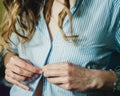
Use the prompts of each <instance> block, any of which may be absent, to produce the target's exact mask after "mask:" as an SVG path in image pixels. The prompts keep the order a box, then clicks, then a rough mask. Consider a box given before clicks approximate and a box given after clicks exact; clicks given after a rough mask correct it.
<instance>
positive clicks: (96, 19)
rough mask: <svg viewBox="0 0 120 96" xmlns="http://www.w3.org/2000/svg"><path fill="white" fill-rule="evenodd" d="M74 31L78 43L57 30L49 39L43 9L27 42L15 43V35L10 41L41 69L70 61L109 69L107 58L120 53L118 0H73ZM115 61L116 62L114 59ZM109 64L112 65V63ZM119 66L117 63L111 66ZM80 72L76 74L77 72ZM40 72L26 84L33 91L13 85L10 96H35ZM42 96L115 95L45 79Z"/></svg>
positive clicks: (23, 56)
mask: <svg viewBox="0 0 120 96" xmlns="http://www.w3.org/2000/svg"><path fill="white" fill-rule="evenodd" d="M71 13H72V15H73V20H72V25H73V32H74V34H76V35H78V36H79V37H78V38H77V42H78V43H77V44H73V43H69V42H66V41H65V40H64V39H63V37H62V34H61V32H60V30H59V29H58V30H57V32H56V35H55V36H54V38H53V41H52V42H51V40H50V36H49V31H48V27H47V24H46V22H45V19H44V16H43V11H41V18H40V19H39V22H38V24H37V25H36V31H35V34H34V36H33V37H32V39H31V40H30V42H29V43H25V44H24V45H23V44H21V43H18V42H17V38H16V36H15V35H12V36H11V40H12V41H13V42H14V43H16V45H17V46H13V49H14V50H17V52H18V54H19V56H20V57H21V58H24V59H26V60H29V61H30V62H32V64H33V65H34V66H37V67H40V68H43V67H44V66H45V65H46V64H53V63H57V62H71V63H73V64H75V65H77V66H80V67H85V68H90V69H101V70H108V69H110V68H111V67H110V60H111V59H110V58H111V56H112V54H113V53H114V52H115V51H118V52H120V0H76V3H75V5H74V7H72V8H71ZM69 24H70V22H69V17H68V16H66V18H65V20H64V23H63V29H64V32H65V34H66V35H70V28H69ZM113 63H114V64H116V62H115V61H113ZM113 63H112V64H113ZM118 67H120V65H119V64H118V65H117V67H116V66H115V67H114V68H113V69H115V68H118ZM78 74H79V73H78ZM41 76H42V75H40V76H39V77H37V78H33V79H32V80H31V81H32V82H31V81H27V82H23V83H26V84H29V86H30V87H31V89H32V90H30V91H27V90H24V89H22V88H19V87H17V86H15V85H14V86H13V87H12V89H11V92H10V96H34V92H35V89H36V87H37V85H38V82H39V80H40V78H41ZM43 96H114V95H112V92H106V91H102V90H99V91H92V92H85V93H81V92H74V91H68V90H65V89H62V88H60V87H58V86H56V85H54V84H51V83H49V82H48V81H47V80H46V78H44V83H43Z"/></svg>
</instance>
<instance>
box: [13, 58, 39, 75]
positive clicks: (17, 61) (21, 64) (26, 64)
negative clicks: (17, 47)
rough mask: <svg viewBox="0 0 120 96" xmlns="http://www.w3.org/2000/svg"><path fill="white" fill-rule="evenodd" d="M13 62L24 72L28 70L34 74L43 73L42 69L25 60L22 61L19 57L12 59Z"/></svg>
mask: <svg viewBox="0 0 120 96" xmlns="http://www.w3.org/2000/svg"><path fill="white" fill-rule="evenodd" d="M11 60H12V61H13V64H15V65H16V66H18V67H20V68H22V69H24V70H28V71H30V72H33V73H40V71H41V69H40V68H37V67H35V66H33V65H32V64H31V63H29V62H27V61H25V60H23V59H20V58H17V57H12V58H11Z"/></svg>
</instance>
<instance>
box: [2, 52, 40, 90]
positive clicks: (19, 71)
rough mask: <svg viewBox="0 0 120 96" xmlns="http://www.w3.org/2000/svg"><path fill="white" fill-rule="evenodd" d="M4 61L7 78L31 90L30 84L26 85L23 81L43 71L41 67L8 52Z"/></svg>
mask: <svg viewBox="0 0 120 96" xmlns="http://www.w3.org/2000/svg"><path fill="white" fill-rule="evenodd" d="M4 61H5V62H4V63H5V67H6V70H5V79H6V80H7V81H8V82H10V83H12V84H15V85H17V86H19V87H21V88H23V89H26V90H29V86H26V85H24V84H22V83H21V82H22V81H26V80H28V79H29V78H32V77H34V76H36V75H37V74H40V72H41V69H39V68H37V67H35V66H33V65H31V64H30V62H27V61H25V60H23V59H21V58H19V57H18V56H15V55H13V54H11V53H8V54H6V56H5V60H4Z"/></svg>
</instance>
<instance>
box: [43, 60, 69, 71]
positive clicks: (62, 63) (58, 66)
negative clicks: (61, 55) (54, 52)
mask: <svg viewBox="0 0 120 96" xmlns="http://www.w3.org/2000/svg"><path fill="white" fill-rule="evenodd" d="M58 64H59V65H58ZM65 65H67V62H60V63H55V64H47V65H46V66H45V67H44V68H43V71H45V70H48V69H49V70H53V69H56V70H60V69H65Z"/></svg>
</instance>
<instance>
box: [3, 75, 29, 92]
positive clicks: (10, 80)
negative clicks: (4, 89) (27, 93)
mask: <svg viewBox="0 0 120 96" xmlns="http://www.w3.org/2000/svg"><path fill="white" fill-rule="evenodd" d="M5 79H6V80H7V81H8V82H10V83H12V84H14V85H16V86H19V87H21V88H23V89H25V90H29V89H30V88H29V87H28V86H26V85H24V84H22V83H20V82H18V81H16V80H14V79H13V78H11V77H9V76H7V75H6V76H5Z"/></svg>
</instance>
